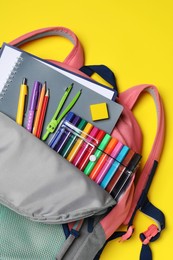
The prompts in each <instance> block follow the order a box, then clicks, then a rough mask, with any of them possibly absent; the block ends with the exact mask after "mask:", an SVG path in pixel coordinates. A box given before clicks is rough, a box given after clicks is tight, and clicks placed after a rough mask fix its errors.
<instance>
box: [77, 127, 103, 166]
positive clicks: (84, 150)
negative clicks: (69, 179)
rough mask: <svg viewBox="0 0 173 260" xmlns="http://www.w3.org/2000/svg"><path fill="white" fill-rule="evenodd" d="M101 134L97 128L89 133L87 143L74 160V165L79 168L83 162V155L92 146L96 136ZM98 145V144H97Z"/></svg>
mask: <svg viewBox="0 0 173 260" xmlns="http://www.w3.org/2000/svg"><path fill="white" fill-rule="evenodd" d="M98 132H99V129H98V128H97V127H95V126H94V127H93V129H92V130H91V132H90V133H89V136H88V137H87V138H86V139H85V142H84V143H83V145H82V147H81V148H80V149H79V151H78V153H77V154H76V155H75V157H74V159H73V160H72V163H73V164H74V165H75V166H77V165H78V164H79V162H80V161H81V159H82V157H83V155H84V154H85V152H86V151H87V148H88V147H89V146H90V145H91V144H92V142H93V139H95V136H96V135H97V133H98ZM95 145H97V144H95Z"/></svg>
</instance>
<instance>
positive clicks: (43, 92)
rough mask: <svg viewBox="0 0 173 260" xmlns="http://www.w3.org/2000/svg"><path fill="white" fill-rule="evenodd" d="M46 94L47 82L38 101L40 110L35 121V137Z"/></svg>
mask: <svg viewBox="0 0 173 260" xmlns="http://www.w3.org/2000/svg"><path fill="white" fill-rule="evenodd" d="M45 92H46V82H45V83H44V85H43V87H42V89H41V93H40V97H39V100H38V108H37V112H36V116H35V120H34V126H33V130H32V133H33V135H36V132H37V128H38V123H39V119H40V114H41V110H42V105H43V100H44V96H45Z"/></svg>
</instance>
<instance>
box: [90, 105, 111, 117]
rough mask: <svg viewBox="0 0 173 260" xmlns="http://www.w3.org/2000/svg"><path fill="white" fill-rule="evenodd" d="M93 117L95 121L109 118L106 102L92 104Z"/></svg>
mask: <svg viewBox="0 0 173 260" xmlns="http://www.w3.org/2000/svg"><path fill="white" fill-rule="evenodd" d="M90 111H91V117H92V120H93V121H96V120H103V119H107V118H109V114H108V108H107V104H106V103H99V104H92V105H90Z"/></svg>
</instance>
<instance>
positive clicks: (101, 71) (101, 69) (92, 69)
mask: <svg viewBox="0 0 173 260" xmlns="http://www.w3.org/2000/svg"><path fill="white" fill-rule="evenodd" d="M80 71H82V72H84V73H85V74H86V75H88V76H89V77H91V76H92V75H93V74H94V73H97V74H98V75H99V76H100V77H102V78H103V79H104V80H105V81H107V82H108V83H109V84H111V86H112V87H113V89H114V90H116V91H117V93H118V88H117V83H116V78H115V75H114V73H113V72H112V70H110V69H109V68H108V67H107V66H105V65H87V66H83V67H82V68H80Z"/></svg>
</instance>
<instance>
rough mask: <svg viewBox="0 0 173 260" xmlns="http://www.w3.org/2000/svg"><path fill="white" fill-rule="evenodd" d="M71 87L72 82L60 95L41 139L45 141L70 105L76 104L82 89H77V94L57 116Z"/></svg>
mask: <svg viewBox="0 0 173 260" xmlns="http://www.w3.org/2000/svg"><path fill="white" fill-rule="evenodd" d="M72 87H73V84H72V85H70V86H69V87H68V88H67V89H66V91H65V93H64V95H63V96H62V98H61V100H60V102H59V105H58V107H57V109H56V111H55V114H54V115H53V118H52V119H51V121H50V122H49V124H48V125H47V127H46V133H45V134H44V135H43V137H42V140H43V141H45V140H46V139H47V138H48V136H49V134H52V133H54V131H55V130H56V128H57V126H58V124H59V123H60V122H61V120H62V119H63V117H64V116H65V115H66V114H67V113H68V112H69V111H70V110H71V109H72V107H73V106H74V105H75V104H76V102H77V100H78V99H79V97H80V95H81V93H82V90H80V91H78V92H77V94H76V95H75V96H74V97H73V99H72V100H71V101H70V103H69V104H68V105H67V107H66V108H65V109H64V111H63V112H62V114H61V115H60V116H59V117H58V118H57V116H58V115H59V113H60V111H61V109H62V107H63V105H64V103H65V101H66V99H67V97H68V95H69V94H70V91H71V89H72Z"/></svg>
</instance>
